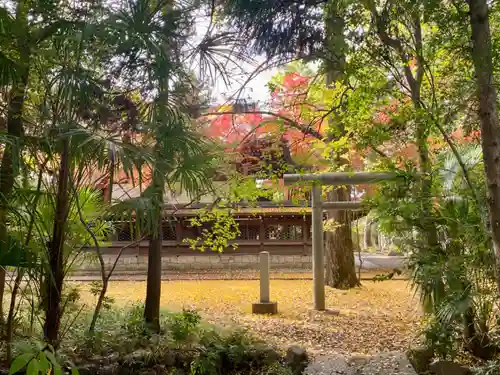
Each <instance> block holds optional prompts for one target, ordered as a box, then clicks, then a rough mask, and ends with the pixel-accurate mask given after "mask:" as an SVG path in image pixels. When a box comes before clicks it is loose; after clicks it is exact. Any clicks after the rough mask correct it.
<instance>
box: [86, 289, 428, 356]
mask: <svg viewBox="0 0 500 375" xmlns="http://www.w3.org/2000/svg"><path fill="white" fill-rule="evenodd" d="M82 285H83V289H84V290H85V289H87V286H86V285H88V284H82ZM145 292H146V283H145V282H142V281H140V282H137V281H136V282H132V281H115V282H111V283H110V286H109V291H108V295H109V296H110V297H113V298H115V300H116V303H117V304H119V305H126V304H132V303H135V302H139V301H141V300H143V299H144V296H145ZM412 296H413V294H412V292H411V291H410V290H409V288H408V283H407V282H406V281H403V280H391V281H385V282H380V283H374V282H369V281H367V282H365V283H364V284H363V286H362V287H360V288H355V289H351V290H348V291H342V290H335V289H331V288H327V289H326V303H327V308H329V309H333V310H336V312H337V311H338V312H339V314H332V313H328V312H327V313H317V312H312V311H311V301H312V282H311V281H310V280H272V281H271V297H272V298H271V299H272V300H273V301H277V302H278V310H279V314H278V315H274V316H262V315H252V314H251V305H252V303H253V302H257V301H258V298H259V282H258V281H256V280H199V281H195V280H191V281H170V282H168V281H166V282H163V283H162V295H161V303H162V307H163V308H165V309H170V310H179V309H182V308H188V309H196V310H198V311H200V313H202V315H203V316H204V317H205V318H206V319H207V320H208V321H209V322H211V323H215V324H219V325H239V326H243V327H246V328H248V329H249V330H251V331H253V332H255V333H256V334H257V335H258V337H260V338H262V339H265V340H269V341H273V342H276V343H277V344H280V345H283V346H286V345H290V344H299V345H303V346H306V347H307V348H308V349H309V350H311V351H312V352H313V353H314V352H316V353H318V354H319V353H324V352H337V353H342V354H351V353H367V354H368V353H374V352H380V351H385V350H406V349H407V347H408V345H409V343H410V341H411V340H412V338H413V337H414V335H415V333H416V331H417V329H418V326H419V321H420V312H419V307H418V306H419V303H418V300H416V299H414V298H412ZM83 297H84V298H86V299H89V300H88V302H91V301H90V298H93V297H92V296H90V294H89V293H84V296H83Z"/></svg>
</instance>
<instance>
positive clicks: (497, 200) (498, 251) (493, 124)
mask: <svg viewBox="0 0 500 375" xmlns="http://www.w3.org/2000/svg"><path fill="white" fill-rule="evenodd" d="M468 3H469V8H470V12H469V14H470V24H471V30H472V34H471V42H472V59H473V62H474V69H475V72H476V82H477V89H478V98H479V119H480V123H481V145H482V148H483V160H484V169H485V173H486V184H487V186H488V211H489V224H490V229H491V237H492V241H493V248H494V251H495V258H496V278H497V289H498V293H499V294H500V122H499V120H498V113H497V107H496V106H497V102H496V96H497V93H496V90H495V85H494V78H493V62H492V49H491V33H490V25H489V19H488V1H487V0H468Z"/></svg>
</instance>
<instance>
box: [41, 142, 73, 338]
mask: <svg viewBox="0 0 500 375" xmlns="http://www.w3.org/2000/svg"><path fill="white" fill-rule="evenodd" d="M69 149H70V143H69V139H68V138H66V139H64V140H63V151H62V154H61V165H60V167H59V175H58V186H57V201H56V209H55V218H54V229H53V235H52V240H51V241H50V243H49V246H48V250H49V251H48V253H49V272H48V274H47V275H46V276H45V290H46V298H47V299H46V305H45V325H44V335H45V339H46V340H47V341H48V342H49V343H50V344H51V345H52V346H53V347H55V348H57V346H58V344H59V327H60V324H61V297H62V289H63V281H64V258H63V249H64V240H65V237H66V236H65V231H66V221H67V218H68V211H69V190H68V189H69V186H68V185H69V174H70V151H69Z"/></svg>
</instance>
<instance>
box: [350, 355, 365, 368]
mask: <svg viewBox="0 0 500 375" xmlns="http://www.w3.org/2000/svg"><path fill="white" fill-rule="evenodd" d="M369 360H370V357H367V356H364V355H354V356H352V357H351V358H349V359H348V360H347V363H348V364H349V366H356V367H361V366H364V365H366V364H367V363H368V361H369Z"/></svg>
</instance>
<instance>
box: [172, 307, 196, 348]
mask: <svg viewBox="0 0 500 375" xmlns="http://www.w3.org/2000/svg"><path fill="white" fill-rule="evenodd" d="M168 319H169V320H170V324H169V328H170V330H171V332H172V338H173V339H174V340H175V341H176V342H183V341H184V342H185V341H187V340H188V338H189V337H190V336H191V335H192V334H193V333H194V332H195V331H196V329H197V328H198V325H199V324H200V322H201V316H200V314H198V313H197V312H196V311H192V310H182V312H181V313H177V314H171V315H170V316H169V317H168Z"/></svg>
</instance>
